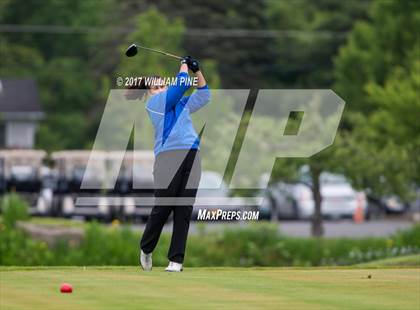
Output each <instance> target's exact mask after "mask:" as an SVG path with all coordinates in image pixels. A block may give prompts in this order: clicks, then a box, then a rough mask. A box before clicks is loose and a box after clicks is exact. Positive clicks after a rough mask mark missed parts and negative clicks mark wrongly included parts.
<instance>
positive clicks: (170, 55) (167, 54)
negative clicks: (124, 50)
mask: <svg viewBox="0 0 420 310" xmlns="http://www.w3.org/2000/svg"><path fill="white" fill-rule="evenodd" d="M136 45H137V47H138V48H142V49H144V50H148V51H151V52H155V53H159V54H162V55H166V56H169V57H173V58H176V59H179V60H181V59H182V57H180V56H177V55H174V54H170V53H166V52H163V51H159V50H156V49H154V48H150V47H145V46H141V45H138V44H136Z"/></svg>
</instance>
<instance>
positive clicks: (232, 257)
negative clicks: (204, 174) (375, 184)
mask: <svg viewBox="0 0 420 310" xmlns="http://www.w3.org/2000/svg"><path fill="white" fill-rule="evenodd" d="M139 241H140V233H138V232H135V231H133V230H131V228H129V227H124V226H122V227H113V226H112V227H108V226H104V225H100V224H97V223H90V224H87V225H86V232H85V238H84V240H83V241H82V243H81V244H72V243H71V242H69V241H64V240H63V241H62V242H58V243H57V244H56V245H55V246H54V247H51V248H49V247H48V246H47V245H46V243H45V242H42V241H35V240H33V239H31V238H29V237H28V236H26V235H25V234H24V233H23V232H21V231H20V230H17V229H15V228H13V227H11V226H9V227H8V226H6V225H4V224H2V223H1V222H0V264H1V265H79V266H87V265H138V260H139V257H138V255H139ZM169 242H170V236H169V235H168V234H163V235H162V237H161V240H160V241H159V244H158V247H157V248H156V249H155V251H154V253H153V262H154V265H155V266H164V265H165V264H167V258H166V252H167V249H168V247H169ZM415 253H420V225H416V226H413V227H412V228H411V229H408V230H404V231H400V232H397V233H396V234H394V235H392V236H390V237H388V238H365V239H350V238H336V239H316V238H292V237H287V236H284V235H282V234H280V233H279V231H278V228H277V227H276V226H272V225H270V224H261V223H257V224H255V225H251V226H249V227H246V228H243V229H226V230H223V231H220V232H210V233H207V232H206V230H205V227H201V229H200V230H199V233H198V234H197V235H191V236H190V237H189V240H188V246H187V253H186V255H187V259H186V265H188V266H327V265H351V264H356V263H360V262H368V261H371V260H375V259H380V258H386V257H392V256H399V255H405V254H415Z"/></svg>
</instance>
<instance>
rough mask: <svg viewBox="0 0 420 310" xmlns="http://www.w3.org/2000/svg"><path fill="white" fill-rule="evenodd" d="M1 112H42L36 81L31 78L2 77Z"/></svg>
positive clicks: (0, 86) (0, 82)
mask: <svg viewBox="0 0 420 310" xmlns="http://www.w3.org/2000/svg"><path fill="white" fill-rule="evenodd" d="M0 112H10V113H19V112H35V113H40V112H42V108H41V104H40V101H39V94H38V88H37V85H36V82H35V81H34V80H30V79H0Z"/></svg>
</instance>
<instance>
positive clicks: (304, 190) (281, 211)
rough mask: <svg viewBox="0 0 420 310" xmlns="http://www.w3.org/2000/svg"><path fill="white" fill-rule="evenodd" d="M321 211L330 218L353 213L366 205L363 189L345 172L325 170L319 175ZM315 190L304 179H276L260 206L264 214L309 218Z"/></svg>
mask: <svg viewBox="0 0 420 310" xmlns="http://www.w3.org/2000/svg"><path fill="white" fill-rule="evenodd" d="M320 182H321V195H322V205H321V211H322V215H323V216H325V217H329V218H341V217H352V216H353V215H354V213H355V211H356V210H357V208H361V211H362V212H363V213H364V212H365V211H366V207H367V200H366V195H365V193H364V192H360V191H357V190H355V189H354V188H353V187H352V186H351V184H350V183H349V182H348V181H347V180H346V178H345V177H344V176H342V175H337V174H331V173H322V174H321V177H320ZM314 208H315V203H314V200H313V197H312V191H311V188H310V187H309V185H308V184H304V183H293V184H292V183H276V184H273V185H271V186H270V187H269V188H268V189H267V191H266V196H265V199H264V201H263V204H262V206H261V214H265V215H266V216H267V214H269V217H270V218H271V217H273V218H293V219H309V218H310V217H312V215H313V213H314Z"/></svg>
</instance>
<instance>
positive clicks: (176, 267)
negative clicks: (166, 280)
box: [165, 262, 183, 272]
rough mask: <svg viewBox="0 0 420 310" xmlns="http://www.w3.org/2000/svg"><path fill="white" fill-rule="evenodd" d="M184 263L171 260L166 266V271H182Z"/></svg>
mask: <svg viewBox="0 0 420 310" xmlns="http://www.w3.org/2000/svg"><path fill="white" fill-rule="evenodd" d="M182 269H183V268H182V264H180V263H175V262H169V265H168V267H166V268H165V271H168V272H181V271H182Z"/></svg>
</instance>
